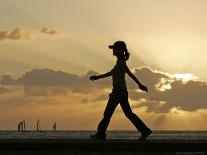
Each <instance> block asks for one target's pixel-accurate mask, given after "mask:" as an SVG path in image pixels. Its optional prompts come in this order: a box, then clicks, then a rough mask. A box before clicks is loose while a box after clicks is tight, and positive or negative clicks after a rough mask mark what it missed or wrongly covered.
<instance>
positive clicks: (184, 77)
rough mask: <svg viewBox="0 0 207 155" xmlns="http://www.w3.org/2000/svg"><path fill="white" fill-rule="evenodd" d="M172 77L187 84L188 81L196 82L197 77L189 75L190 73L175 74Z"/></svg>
mask: <svg viewBox="0 0 207 155" xmlns="http://www.w3.org/2000/svg"><path fill="white" fill-rule="evenodd" d="M173 76H174V77H175V78H176V79H179V80H182V81H183V82H188V81H189V80H197V79H198V77H196V76H194V75H192V74H190V73H175V74H173Z"/></svg>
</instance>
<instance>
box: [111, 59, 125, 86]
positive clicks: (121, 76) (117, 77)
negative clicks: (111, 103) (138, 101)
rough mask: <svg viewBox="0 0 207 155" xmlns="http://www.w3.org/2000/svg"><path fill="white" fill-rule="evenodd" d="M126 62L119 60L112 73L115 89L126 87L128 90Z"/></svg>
mask: <svg viewBox="0 0 207 155" xmlns="http://www.w3.org/2000/svg"><path fill="white" fill-rule="evenodd" d="M125 68H126V61H125V60H123V59H118V60H117V62H116V65H115V66H114V68H113V69H112V70H111V71H112V82H113V88H117V87H124V88H126V87H127V86H126V81H125V74H126V69H125Z"/></svg>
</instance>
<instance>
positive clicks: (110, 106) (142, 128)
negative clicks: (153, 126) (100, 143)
mask: <svg viewBox="0 0 207 155" xmlns="http://www.w3.org/2000/svg"><path fill="white" fill-rule="evenodd" d="M109 48H110V49H112V50H113V55H114V56H116V57H117V62H116V65H115V66H114V68H113V69H112V70H111V71H110V72H108V73H105V74H102V75H99V76H91V77H90V80H92V81H93V80H98V79H100V78H105V77H108V76H112V81H113V89H112V92H111V93H110V94H109V100H108V103H107V105H106V108H105V111H104V114H103V119H102V120H101V121H100V123H99V125H98V128H97V133H96V134H95V135H91V136H90V137H91V138H93V139H106V129H107V127H108V125H109V122H110V119H111V117H112V115H113V112H114V110H115V108H116V107H117V105H118V104H119V103H120V105H121V108H122V109H123V111H124V114H125V115H126V117H127V118H128V119H129V120H130V121H131V122H132V123H133V124H134V126H135V127H136V128H137V130H138V131H139V132H141V137H140V138H139V139H140V140H145V139H146V138H147V137H148V136H149V135H150V134H151V132H152V131H151V130H150V129H149V128H148V127H147V126H146V125H145V124H144V122H143V121H142V120H141V119H140V118H139V117H138V116H137V115H136V114H134V113H133V112H132V110H131V108H130V105H129V102H128V91H127V86H126V81H125V74H126V73H127V74H128V75H129V76H130V77H131V78H132V79H133V80H134V81H135V82H136V83H137V85H138V86H139V88H140V89H141V90H143V91H146V92H147V91H148V89H147V87H146V86H144V85H142V84H141V83H140V82H139V80H138V79H137V78H136V77H135V76H134V75H133V74H132V73H131V71H130V70H129V68H128V67H127V65H126V61H127V60H128V59H129V52H128V50H127V46H126V44H125V42H123V41H117V42H115V43H114V44H113V45H110V46H109Z"/></svg>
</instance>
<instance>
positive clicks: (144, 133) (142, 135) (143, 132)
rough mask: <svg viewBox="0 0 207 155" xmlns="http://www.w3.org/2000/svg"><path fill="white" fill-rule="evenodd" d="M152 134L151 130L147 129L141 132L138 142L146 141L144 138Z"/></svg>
mask: <svg viewBox="0 0 207 155" xmlns="http://www.w3.org/2000/svg"><path fill="white" fill-rule="evenodd" d="M151 133H152V130H150V129H149V128H147V129H146V130H144V131H141V137H140V138H139V140H146V138H147V137H148V136H149V135H150V134H151Z"/></svg>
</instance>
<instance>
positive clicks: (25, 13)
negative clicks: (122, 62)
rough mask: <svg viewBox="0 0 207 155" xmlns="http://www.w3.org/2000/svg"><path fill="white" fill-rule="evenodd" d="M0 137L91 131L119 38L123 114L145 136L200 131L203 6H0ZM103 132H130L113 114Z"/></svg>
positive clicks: (205, 103)
mask: <svg viewBox="0 0 207 155" xmlns="http://www.w3.org/2000/svg"><path fill="white" fill-rule="evenodd" d="M0 21H1V22H0V130H7V129H12V130H13V129H17V124H18V122H19V121H21V120H26V127H27V129H31V130H33V129H35V126H36V121H37V120H38V119H40V124H41V128H42V129H43V130H44V129H45V130H48V129H52V125H53V123H54V122H56V123H57V129H60V130H95V129H96V127H97V125H98V123H99V121H100V119H101V118H102V114H103V111H104V108H105V105H106V103H107V100H108V94H109V93H110V92H111V88H112V86H111V78H110V77H108V78H105V79H101V80H99V81H94V82H91V81H89V80H88V79H89V77H90V76H91V75H96V74H100V73H104V72H107V71H109V70H111V68H112V67H113V66H114V64H115V63H116V58H115V57H114V56H113V55H112V52H111V50H110V49H108V45H109V44H113V43H114V42H115V41H117V40H124V41H125V42H126V44H127V47H128V49H129V52H130V54H131V55H130V59H129V60H128V61H127V65H128V66H129V68H130V69H131V71H132V72H133V73H134V74H135V76H136V77H137V78H138V79H139V80H140V81H141V82H142V83H143V84H145V85H146V86H147V87H148V88H149V92H148V93H144V92H141V91H140V90H139V89H138V87H137V85H136V83H135V82H133V80H132V79H130V78H129V77H128V75H126V81H127V85H128V92H129V101H130V105H131V108H132V110H133V111H134V112H135V113H136V114H137V115H138V116H139V117H140V118H141V119H143V121H144V122H146V124H147V125H148V126H149V127H150V128H152V129H153V130H206V129H207V124H206V121H207V78H206V73H207V71H206V70H207V61H206V58H207V1H206V0H173V1H172V0H0ZM109 129H110V130H135V128H134V126H133V125H132V124H131V123H130V121H129V120H127V118H126V117H125V116H124V113H123V112H122V110H121V108H120V107H119V106H118V107H117V109H116V111H115V113H114V115H113V117H112V120H111V123H110V125H109Z"/></svg>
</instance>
